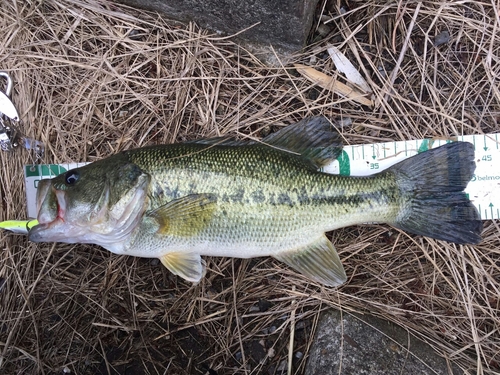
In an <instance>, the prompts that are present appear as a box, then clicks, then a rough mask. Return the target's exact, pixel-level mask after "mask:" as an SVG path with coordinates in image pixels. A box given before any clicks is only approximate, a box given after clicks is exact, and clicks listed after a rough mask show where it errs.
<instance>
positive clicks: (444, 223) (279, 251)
mask: <svg viewBox="0 0 500 375" xmlns="http://www.w3.org/2000/svg"><path fill="white" fill-rule="evenodd" d="M339 139H340V137H339V134H338V133H336V132H335V131H333V130H332V126H331V125H330V123H329V122H328V120H327V119H326V118H324V117H314V118H309V119H305V120H302V121H300V122H299V123H296V124H294V125H290V126H287V127H285V128H283V129H282V130H280V131H278V132H276V133H274V134H271V135H269V136H268V137H266V138H264V139H263V140H262V141H261V142H253V141H235V140H230V139H222V138H217V139H202V140H199V141H193V142H185V143H178V144H171V145H162V146H151V147H144V148H139V149H135V150H128V151H123V152H120V153H118V154H116V155H113V156H110V157H108V158H105V159H103V160H99V161H96V162H94V163H92V164H89V165H87V166H84V167H81V168H77V169H73V170H70V171H68V172H66V173H64V174H61V175H59V176H57V177H55V178H54V179H52V180H42V181H40V184H39V187H38V193H37V205H38V222H39V224H38V225H36V226H35V227H33V228H32V229H30V230H29V234H28V235H29V239H30V240H31V241H34V242H67V243H91V244H97V245H100V246H102V247H104V248H105V249H107V250H109V251H111V252H113V253H115V254H124V255H133V256H139V257H149V258H159V259H160V260H161V262H162V263H163V264H164V265H165V266H166V267H167V268H168V269H169V270H170V271H172V272H173V273H174V274H176V275H179V276H181V277H183V278H184V279H186V280H189V281H192V282H199V281H200V279H201V278H202V277H203V275H204V272H205V265H204V261H203V260H202V258H201V256H202V255H209V256H228V257H238V258H251V257H260V256H272V257H274V258H276V259H279V260H280V261H283V262H285V263H286V264H288V265H289V266H291V267H293V268H294V269H296V270H297V271H299V272H301V273H302V274H304V275H306V276H308V277H309V278H310V279H312V280H315V281H317V282H320V283H323V284H325V285H329V286H337V285H340V284H342V283H344V282H345V281H346V279H347V277H346V274H345V271H344V268H343V266H342V263H341V261H340V258H339V256H338V254H337V252H336V250H335V249H334V247H333V246H332V244H331V242H330V241H329V240H328V239H327V237H326V236H325V232H327V231H331V230H334V229H337V228H341V227H345V226H348V225H355V224H362V223H368V222H371V223H373V222H376V223H388V224H390V225H392V226H394V227H396V228H400V229H403V230H406V231H408V232H411V233H414V234H418V235H423V236H427V237H432V238H436V239H440V240H445V241H450V242H455V243H459V244H467V243H468V244H475V243H478V242H480V240H481V237H480V234H481V230H482V223H481V221H480V218H479V214H478V212H477V210H476V208H475V207H474V206H473V205H472V203H471V202H470V201H469V199H468V197H467V196H466V194H465V193H464V192H463V190H464V189H465V187H466V186H467V184H468V182H469V181H470V179H471V177H472V174H473V172H474V169H475V163H474V147H473V145H472V144H470V143H466V142H454V143H450V144H446V145H444V146H441V147H438V148H436V149H432V150H429V151H426V152H423V153H421V154H418V155H416V156H413V157H411V158H409V159H406V160H404V161H402V162H400V163H398V164H396V165H394V166H392V167H391V168H389V169H387V170H385V171H382V172H380V173H377V174H374V175H372V176H368V177H346V176H338V175H331V174H326V173H322V172H321V171H319V169H320V168H321V166H323V165H325V164H326V163H329V162H331V161H332V160H334V159H336V158H337V157H338V156H339V154H340V152H341V150H342V145H341V143H340V140H339Z"/></svg>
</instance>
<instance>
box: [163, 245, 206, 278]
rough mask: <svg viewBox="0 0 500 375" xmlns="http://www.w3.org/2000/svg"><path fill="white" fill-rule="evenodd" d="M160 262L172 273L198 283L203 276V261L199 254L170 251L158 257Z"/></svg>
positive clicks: (204, 268) (204, 269) (204, 267)
mask: <svg viewBox="0 0 500 375" xmlns="http://www.w3.org/2000/svg"><path fill="white" fill-rule="evenodd" d="M160 261H161V263H162V264H163V265H164V266H165V267H167V269H168V270H169V271H170V272H172V273H173V274H174V275H177V276H180V277H182V278H183V279H185V280H187V281H191V282H193V283H198V282H199V281H200V280H201V278H202V277H203V276H205V272H206V266H205V261H204V260H203V259H201V256H200V254H196V253H185V252H172V253H168V254H166V255H164V256H162V257H161V258H160Z"/></svg>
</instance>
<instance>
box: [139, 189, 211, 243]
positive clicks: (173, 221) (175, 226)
mask: <svg viewBox="0 0 500 375" xmlns="http://www.w3.org/2000/svg"><path fill="white" fill-rule="evenodd" d="M216 204H217V199H216V197H215V196H214V195H211V194H192V195H187V196H185V197H182V198H178V199H174V200H173V201H171V202H168V203H167V204H165V205H163V206H161V207H159V208H157V209H156V210H154V211H151V212H149V213H148V214H147V215H146V218H147V219H149V220H154V221H155V222H156V224H157V227H158V229H157V231H156V233H157V234H159V235H165V236H181V237H190V236H193V235H195V234H196V233H198V232H199V231H200V230H201V229H203V228H205V226H206V225H208V223H209V221H210V219H211V218H212V214H213V212H214V209H215V208H216Z"/></svg>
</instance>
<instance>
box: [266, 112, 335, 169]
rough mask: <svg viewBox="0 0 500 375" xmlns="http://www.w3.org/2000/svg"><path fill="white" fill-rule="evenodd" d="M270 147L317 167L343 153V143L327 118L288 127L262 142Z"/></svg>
mask: <svg viewBox="0 0 500 375" xmlns="http://www.w3.org/2000/svg"><path fill="white" fill-rule="evenodd" d="M262 143H265V144H267V145H270V146H274V147H277V148H280V149H284V150H287V151H291V152H294V153H298V154H300V155H302V156H303V157H305V158H306V159H309V160H310V161H311V162H312V163H313V164H314V165H315V166H316V167H318V168H319V167H322V166H324V165H325V164H328V163H329V162H331V161H333V160H335V159H337V158H338V157H339V155H340V153H341V152H342V141H341V139H340V135H339V133H337V132H336V131H335V129H334V128H333V126H332V125H331V123H330V121H328V119H327V118H326V117H323V116H317V117H309V118H305V119H303V120H302V121H299V122H297V123H296V124H293V125H288V126H286V127H284V128H283V129H281V130H279V131H277V132H276V133H273V134H270V135H268V136H267V137H265V138H264V139H263V140H262Z"/></svg>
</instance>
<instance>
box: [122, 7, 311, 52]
mask: <svg viewBox="0 0 500 375" xmlns="http://www.w3.org/2000/svg"><path fill="white" fill-rule="evenodd" d="M115 1H117V2H120V3H125V4H127V5H131V6H133V7H136V8H143V9H149V10H153V11H157V12H160V13H162V14H164V15H165V16H166V17H168V18H172V19H175V20H179V21H183V22H186V21H195V22H196V23H197V24H198V25H199V26H201V27H204V28H207V29H209V30H213V31H216V32H220V33H222V34H225V35H227V34H234V33H237V32H239V31H241V30H243V29H246V28H248V27H250V26H252V25H255V24H256V23H258V25H255V26H254V27H252V28H251V29H250V30H248V31H245V32H244V33H242V34H240V35H239V36H238V37H239V38H240V39H243V40H246V41H248V42H250V43H251V44H257V45H260V46H268V45H270V44H271V45H273V46H274V47H275V48H278V49H281V50H283V51H284V52H294V51H297V50H299V49H301V48H302V47H304V45H305V43H306V41H307V37H308V35H309V32H310V30H311V26H312V21H313V16H314V11H315V8H316V4H317V3H318V0H279V1H270V0H250V1H248V0H245V1H242V0H224V1H221V0H202V1H200V0H115ZM255 48H258V47H257V46H255Z"/></svg>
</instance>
